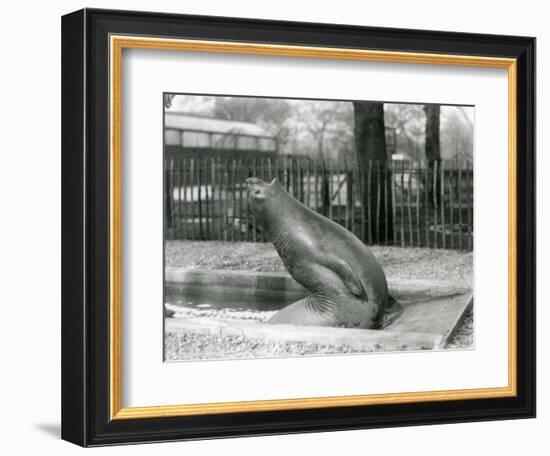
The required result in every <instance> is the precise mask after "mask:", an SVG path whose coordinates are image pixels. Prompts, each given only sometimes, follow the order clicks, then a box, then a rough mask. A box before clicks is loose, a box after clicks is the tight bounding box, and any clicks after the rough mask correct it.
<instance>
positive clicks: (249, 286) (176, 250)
mask: <svg viewBox="0 0 550 456" xmlns="http://www.w3.org/2000/svg"><path fill="white" fill-rule="evenodd" d="M162 103H163V110H162V115H163V122H164V132H163V133H164V138H163V140H164V160H163V166H164V170H163V172H164V190H163V202H162V204H163V214H164V221H163V223H164V240H163V242H164V303H163V306H164V308H163V312H164V335H163V336H164V360H165V362H175V361H190V360H228V359H247V358H275V357H290V356H291V357H299V356H312V355H323V356H328V355H342V354H358V353H370V352H407V351H420V350H422V351H424V350H438V351H439V350H474V349H475V344H474V340H475V338H474V326H475V325H474V305H473V302H474V300H473V285H472V277H473V255H474V252H473V250H474V232H473V223H474V221H473V215H474V201H473V193H474V169H473V162H474V161H473V155H474V128H475V107H474V106H472V105H444V104H423V103H421V102H418V103H400V102H397V101H370V100H323V99H293V98H270V97H251V96H237V95H235V96H227V95H213V94H180V93H164V94H163V100H162ZM160 114H161V111H160V110H159V115H160ZM159 204H160V202H159Z"/></svg>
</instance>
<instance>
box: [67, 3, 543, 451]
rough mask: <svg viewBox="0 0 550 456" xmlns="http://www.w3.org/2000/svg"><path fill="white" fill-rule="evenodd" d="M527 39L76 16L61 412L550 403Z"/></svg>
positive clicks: (325, 423) (143, 425)
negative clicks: (542, 375) (543, 363)
mask: <svg viewBox="0 0 550 456" xmlns="http://www.w3.org/2000/svg"><path fill="white" fill-rule="evenodd" d="M534 71H535V39H534V38H528V37H515V36H492V35H491V36H490V35H475V34H465V33H450V32H433V31H421V30H400V29H384V28H366V27H356V26H342V25H328V24H311V23H293V22H277V21H260V20H251V19H235V18H221V17H201V16H185V15H172V14H159V13H142V12H126V11H108V10H89V9H85V10H81V11H77V12H74V13H72V14H68V15H66V16H64V17H63V21H62V79H63V80H62V124H63V132H62V147H63V152H62V153H63V158H62V178H63V201H62V207H63V211H62V212H63V220H62V225H63V236H62V238H63V240H62V249H63V251H62V259H63V261H62V264H63V270H62V278H63V284H62V299H63V303H62V382H63V385H62V437H63V438H64V439H65V440H68V441H70V442H73V443H76V444H79V445H82V446H96V445H110V444H118V443H138V442H152V441H167V440H180V439H197V438H215V437H229V436H239V435H243V436H244V435H263V434H276V433H296V432H315V431H329V430H344V429H358V428H374V427H385V426H402V425H413V424H414V425H418V424H434V423H452V422H463V421H478V420H496V419H512V418H529V417H534V416H535V161H534V157H535V150H534V148H535V146H534V144H535V143H534V129H535V127H534V125H535V84H534V81H535V73H534Z"/></svg>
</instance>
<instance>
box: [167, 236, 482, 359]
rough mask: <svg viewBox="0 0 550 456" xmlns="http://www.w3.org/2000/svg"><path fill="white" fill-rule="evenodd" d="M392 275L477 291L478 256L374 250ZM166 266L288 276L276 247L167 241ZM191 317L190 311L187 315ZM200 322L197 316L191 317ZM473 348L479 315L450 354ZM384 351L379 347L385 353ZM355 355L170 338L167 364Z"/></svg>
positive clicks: (331, 349)
mask: <svg viewBox="0 0 550 456" xmlns="http://www.w3.org/2000/svg"><path fill="white" fill-rule="evenodd" d="M371 249H372V251H373V253H374V255H375V256H376V257H377V258H378V261H379V262H380V263H381V265H382V267H383V268H384V271H385V272H386V275H387V276H389V277H399V278H404V279H431V280H450V281H454V282H457V283H460V284H465V285H467V286H471V283H472V274H473V255H472V253H465V252H458V251H452V250H446V251H443V250H434V249H421V248H400V247H372V248H371ZM165 258H166V266H175V267H185V268H197V269H233V270H251V271H262V272H279V271H285V268H284V266H283V264H282V262H281V260H280V258H279V257H278V255H277V252H276V251H275V249H274V248H273V246H272V245H271V244H268V243H265V244H262V243H247V242H237V243H233V242H215V241H213V242H195V241H167V243H166V255H165ZM211 312H214V313H213V314H212V315H206V314H204V311H200V312H199V313H200V314H201V315H202V316H206V317H209V318H221V319H231V318H238V319H249V320H257V321H262V320H264V319H265V318H266V316H265V315H261V314H263V312H260V313H256V314H252V313H250V315H249V313H246V312H245V313H246V315H244V314H243V315H235V314H234V313H231V312H226V313H225V314H224V313H223V312H222V313H220V312H219V311H217V312H216V311H211ZM187 313H189V311H187V310H186V315H187ZM189 316H192V317H200V315H199V314H197V315H189ZM472 345H473V313H472V312H469V314H468V315H467V316H466V318H465V320H464V322H463V323H462V325H461V327H460V328H459V329H458V330H457V333H456V334H455V336H454V337H453V339H452V340H451V341H450V342H449V344H448V345H447V347H446V348H449V349H466V348H471V347H472ZM381 350H383V347H373V351H381ZM330 353H354V350H353V349H352V348H351V347H346V346H338V347H336V346H330V345H318V344H303V343H265V342H262V341H255V340H249V339H246V338H244V337H235V336H219V335H210V336H207V335H204V334H202V335H198V334H185V335H181V334H175V333H168V334H166V341H165V357H166V359H167V360H182V359H215V358H218V359H219V358H245V357H273V356H297V355H311V354H317V355H319V354H330Z"/></svg>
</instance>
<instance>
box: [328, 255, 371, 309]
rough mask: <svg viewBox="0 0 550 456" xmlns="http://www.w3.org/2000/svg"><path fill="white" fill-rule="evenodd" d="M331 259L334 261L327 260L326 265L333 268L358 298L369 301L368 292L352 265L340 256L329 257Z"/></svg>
mask: <svg viewBox="0 0 550 456" xmlns="http://www.w3.org/2000/svg"><path fill="white" fill-rule="evenodd" d="M329 260H332V261H328V262H326V263H325V265H326V267H327V268H329V269H331V270H332V271H333V272H334V273H335V274H336V275H337V276H338V277H340V279H342V282H344V285H345V286H346V288H347V289H348V290H349V292H350V293H351V294H352V295H353V296H355V297H356V298H358V299H361V300H363V301H368V297H367V292H366V291H365V288H364V287H363V283H362V282H361V280H360V279H359V277H358V276H357V274H356V273H355V271H354V270H353V269H351V267H350V265H349V264H348V263H347V262H346V261H343V260H341V259H340V258H335V257H333V258H330V257H329Z"/></svg>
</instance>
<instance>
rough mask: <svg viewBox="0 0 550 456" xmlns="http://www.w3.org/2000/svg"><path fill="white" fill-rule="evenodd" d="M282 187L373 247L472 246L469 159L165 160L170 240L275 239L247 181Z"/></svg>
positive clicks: (167, 232) (167, 229)
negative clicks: (253, 207) (252, 204)
mask: <svg viewBox="0 0 550 456" xmlns="http://www.w3.org/2000/svg"><path fill="white" fill-rule="evenodd" d="M251 176H256V177H259V178H262V179H264V180H266V181H270V180H271V179H273V178H275V177H276V178H278V179H279V181H280V183H281V185H282V186H283V187H284V188H285V189H286V190H287V191H288V192H289V193H290V194H291V195H292V196H294V197H295V198H296V199H298V200H299V201H301V202H302V203H304V204H305V205H306V206H308V207H310V208H311V209H313V210H315V211H317V212H319V213H321V214H323V215H325V216H327V217H329V218H330V219H332V220H334V221H335V222H337V223H339V224H341V225H342V226H344V227H346V228H347V229H348V230H350V231H352V232H353V233H355V234H356V235H357V236H358V237H359V238H360V239H361V240H363V241H364V242H365V243H367V244H378V245H396V246H403V247H413V246H420V247H435V248H450V249H460V250H472V249H473V170H472V165H471V164H470V163H469V162H467V161H464V160H448V161H445V160H438V161H426V160H424V161H416V162H412V161H392V162H387V161H375V160H369V161H367V162H365V163H363V164H362V165H361V166H360V167H358V166H357V165H356V164H351V163H349V164H348V163H345V162H335V161H327V160H324V161H322V160H312V159H309V158H305V157H276V158H273V157H270V158H265V159H263V158H254V159H251V158H247V159H242V158H235V157H231V158H220V157H206V158H197V157H175V156H171V157H170V156H168V157H166V159H165V183H164V184H165V186H164V203H165V211H164V214H165V233H166V238H167V239H187V240H223V241H249V242H265V241H268V239H267V238H266V236H265V235H264V233H262V232H261V231H260V230H258V227H257V226H256V222H255V220H254V217H253V216H252V213H251V212H250V210H249V207H248V205H247V198H246V186H245V184H244V182H245V180H246V179H247V178H248V177H251Z"/></svg>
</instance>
